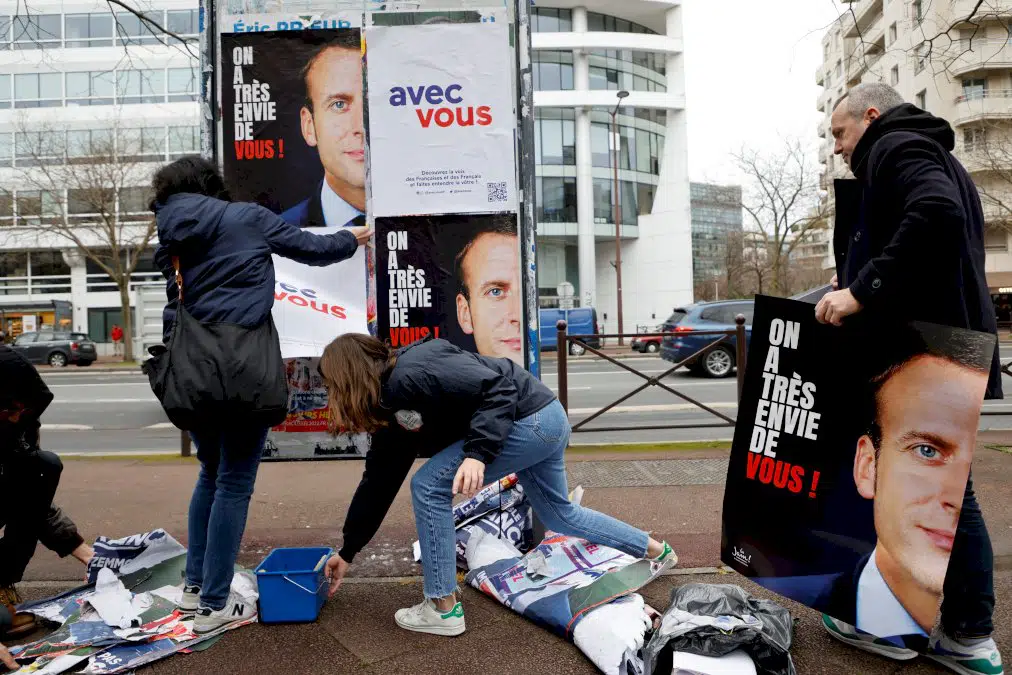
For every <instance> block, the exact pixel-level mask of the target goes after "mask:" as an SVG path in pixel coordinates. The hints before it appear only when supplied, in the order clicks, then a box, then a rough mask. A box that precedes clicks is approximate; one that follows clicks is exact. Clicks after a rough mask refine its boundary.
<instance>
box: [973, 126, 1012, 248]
mask: <svg viewBox="0 0 1012 675" xmlns="http://www.w3.org/2000/svg"><path fill="white" fill-rule="evenodd" d="M962 156H963V159H964V161H965V163H966V164H967V165H968V168H969V169H971V170H972V171H973V172H974V182H975V183H976V185H977V191H978V192H979V193H980V199H981V205H982V206H983V208H984V215H985V219H986V220H987V224H988V226H989V227H991V228H993V229H998V230H1002V231H1004V232H1006V233H1012V124H1009V123H1006V122H1003V121H992V122H987V123H982V124H981V125H979V126H976V127H972V128H971V129H970V130H969V131H968V132H967V137H966V140H964V143H963V146H962Z"/></svg>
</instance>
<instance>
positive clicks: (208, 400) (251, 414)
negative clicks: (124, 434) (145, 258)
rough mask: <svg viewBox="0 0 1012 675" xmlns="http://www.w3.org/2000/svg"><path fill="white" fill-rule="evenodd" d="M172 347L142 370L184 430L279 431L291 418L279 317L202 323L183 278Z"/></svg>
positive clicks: (154, 351)
mask: <svg viewBox="0 0 1012 675" xmlns="http://www.w3.org/2000/svg"><path fill="white" fill-rule="evenodd" d="M172 265H173V267H174V268H175V270H176V286H177V287H178V289H179V299H178V301H177V303H176V318H175V321H174V322H173V324H172V332H171V333H170V334H169V341H168V344H167V345H165V346H157V347H152V348H151V349H150V350H149V352H150V353H151V358H150V359H148V360H147V361H145V362H144V364H143V365H142V366H141V370H142V371H143V372H144V374H145V375H147V376H148V380H149V382H150V383H151V390H152V391H153V392H154V394H155V396H156V397H158V400H159V401H160V402H161V404H162V408H164V409H165V413H166V415H168V417H169V420H170V421H171V422H172V424H174V425H175V426H176V427H178V428H179V429H181V430H183V431H194V430H199V429H206V428H209V427H216V426H217V427H221V426H224V425H229V426H232V425H237V424H238V425H253V426H257V427H267V428H270V427H274V426H277V425H278V424H281V423H282V422H284V420H285V418H286V417H287V416H288V378H287V374H286V372H285V364H284V360H283V359H282V358H281V342H280V339H279V337H278V331H277V328H276V327H275V325H274V319H273V317H272V316H271V315H268V317H267V320H266V321H264V322H263V323H262V324H260V325H259V326H257V327H256V328H246V327H244V326H240V325H238V324H234V323H223V322H217V323H201V322H200V321H198V320H197V319H195V318H194V317H193V316H192V315H191V314H190V313H189V312H187V311H186V308H185V307H184V306H183V275H182V273H181V272H180V268H179V258H178V257H174V258H173V259H172Z"/></svg>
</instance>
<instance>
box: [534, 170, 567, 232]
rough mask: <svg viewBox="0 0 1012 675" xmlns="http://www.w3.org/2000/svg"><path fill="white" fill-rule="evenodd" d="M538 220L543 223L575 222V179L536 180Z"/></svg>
mask: <svg viewBox="0 0 1012 675" xmlns="http://www.w3.org/2000/svg"><path fill="white" fill-rule="evenodd" d="M537 187H538V195H537V197H538V220H539V221H540V222H543V223H575V222H576V179H575V178H553V177H548V176H545V177H543V178H538V185H537Z"/></svg>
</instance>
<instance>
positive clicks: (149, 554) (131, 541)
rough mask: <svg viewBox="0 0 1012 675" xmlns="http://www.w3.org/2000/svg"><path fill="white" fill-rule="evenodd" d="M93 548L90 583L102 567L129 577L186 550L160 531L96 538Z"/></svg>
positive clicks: (184, 552) (170, 536) (167, 534)
mask: <svg viewBox="0 0 1012 675" xmlns="http://www.w3.org/2000/svg"><path fill="white" fill-rule="evenodd" d="M92 548H94V549H95V557H94V558H92V560H91V562H90V563H89V564H88V581H89V582H91V583H95V581H96V580H97V579H98V572H99V570H100V569H102V568H103V567H107V568H109V569H111V570H113V571H114V572H116V573H117V574H130V573H131V572H136V571H137V570H140V569H148V568H151V567H154V566H155V565H157V564H158V563H160V562H165V561H166V560H169V559H171V558H175V557H176V556H179V555H185V554H186V547H185V546H183V545H182V544H180V543H179V542H178V541H176V540H175V539H173V538H172V535H170V534H169V533H168V532H166V531H165V530H162V529H157V530H152V531H151V532H145V533H144V534H135V535H132V536H129V537H123V538H122V539H109V538H108V537H99V538H98V539H96V540H95V544H94V546H93V547H92Z"/></svg>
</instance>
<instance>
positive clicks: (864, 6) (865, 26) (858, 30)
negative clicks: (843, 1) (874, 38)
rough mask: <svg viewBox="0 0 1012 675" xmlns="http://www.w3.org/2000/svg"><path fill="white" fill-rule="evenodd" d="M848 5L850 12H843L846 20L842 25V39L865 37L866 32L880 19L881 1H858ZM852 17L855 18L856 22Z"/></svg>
mask: <svg viewBox="0 0 1012 675" xmlns="http://www.w3.org/2000/svg"><path fill="white" fill-rule="evenodd" d="M849 4H850V10H847V11H846V12H844V16H846V17H847V20H846V23H845V24H844V29H843V31H844V32H843V37H845V38H856V37H859V36H861V35H864V36H866V37H867V35H868V30H869V29H870V28H872V27H873V26H874V25H875V23H876V22H877V21H878V20H879V19H881V18H882V8H883V0H859V1H858V2H851V3H849ZM851 10H853V15H851ZM854 16H856V17H857V21H856V22H855V21H854V18H853V17H854Z"/></svg>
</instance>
